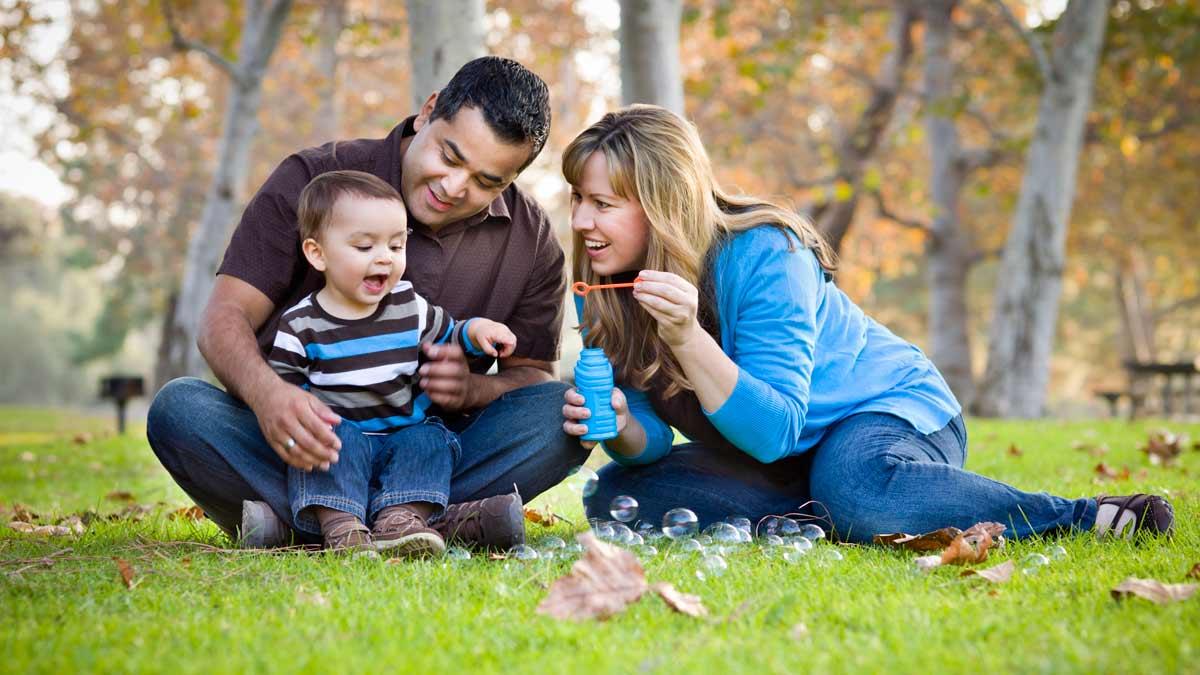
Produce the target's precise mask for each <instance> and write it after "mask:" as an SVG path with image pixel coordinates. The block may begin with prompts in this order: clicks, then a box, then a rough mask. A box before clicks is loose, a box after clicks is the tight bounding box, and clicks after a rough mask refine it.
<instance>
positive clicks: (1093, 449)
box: [1071, 441, 1108, 457]
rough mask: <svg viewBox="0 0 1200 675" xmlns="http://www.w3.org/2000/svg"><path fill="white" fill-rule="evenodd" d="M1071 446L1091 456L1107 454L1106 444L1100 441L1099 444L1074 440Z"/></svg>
mask: <svg viewBox="0 0 1200 675" xmlns="http://www.w3.org/2000/svg"><path fill="white" fill-rule="evenodd" d="M1071 447H1072V448H1074V449H1076V450H1079V451H1081V452H1086V453H1088V454H1089V455H1091V456H1093V457H1100V456H1103V455H1107V454H1108V444H1107V443H1101V444H1099V445H1097V444H1095V443H1092V442H1090V441H1075V442H1074V443H1072V444H1071Z"/></svg>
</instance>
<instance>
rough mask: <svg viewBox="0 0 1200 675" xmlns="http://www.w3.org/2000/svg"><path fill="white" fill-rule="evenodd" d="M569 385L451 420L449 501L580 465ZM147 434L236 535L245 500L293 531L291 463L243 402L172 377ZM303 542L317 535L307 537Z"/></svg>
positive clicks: (539, 485)
mask: <svg viewBox="0 0 1200 675" xmlns="http://www.w3.org/2000/svg"><path fill="white" fill-rule="evenodd" d="M565 390H566V385H565V384H562V383H559V382H546V383H543V384H538V385H533V386H530V387H522V388H521V389H515V390H513V391H510V392H508V393H507V394H504V395H503V396H501V397H500V398H498V399H496V400H495V401H493V402H492V404H491V405H489V406H487V407H486V408H483V409H482V410H479V411H478V412H476V413H474V414H472V415H464V416H461V417H458V418H453V419H452V418H447V420H446V426H447V427H448V428H449V429H450V430H451V431H452V432H454V434H455V435H456V436H457V438H458V445H459V448H460V454H459V455H458V456H457V457H456V458H455V462H454V466H453V468H452V470H451V473H450V494H449V502H450V503H452V504H454V503H458V502H464V501H470V500H474V499H482V498H484V497H492V496H495V495H499V494H506V493H509V492H512V491H513V489H514V487H515V488H516V489H517V490H519V491H520V493H521V496H522V497H523V498H524V499H527V500H528V499H532V498H533V497H535V496H537V495H538V494H541V493H542V492H545V491H546V490H547V489H549V488H551V487H553V486H554V485H556V484H557V483H558V482H559V481H561V480H562V479H563V478H564V477H565V476H566V475H567V474H568V473H569V472H570V471H571V470H573V469H574V468H575V467H578V466H579V465H580V464H583V462H584V460H585V459H586V458H587V455H588V453H587V451H586V450H584V449H583V447H582V446H580V444H579V442H578V440H577V439H575V438H572V437H570V436H568V435H567V434H566V433H565V432H563V430H562V403H563V393H564V391H565ZM146 436H147V437H148V438H149V440H150V447H151V448H153V449H154V453H155V454H156V455H157V456H158V459H159V461H160V462H162V464H163V466H164V467H166V469H167V471H168V472H170V474H171V476H172V477H173V478H174V479H175V482H176V483H179V486H180V487H181V488H183V490H184V491H185V492H187V493H188V495H189V496H191V498H192V499H193V500H195V502H196V504H197V505H199V506H200V508H202V509H204V512H205V513H206V514H207V515H208V517H209V518H211V519H212V520H213V521H215V522H216V523H217V525H219V526H220V527H221V529H223V530H224V531H225V532H227V533H229V534H230V535H231V536H236V534H237V529H238V527H239V526H240V524H241V516H242V500H246V499H248V500H259V501H265V502H267V503H268V504H270V505H271V509H272V510H273V511H275V513H276V514H277V515H278V516H279V517H280V518H282V519H283V520H284V521H285V522H287V523H288V524H289V525H290V526H292V527H293V528H295V521H294V519H293V518H292V515H291V507H290V504H289V501H288V494H287V469H288V467H287V465H286V464H284V462H283V460H282V459H280V458H279V456H278V455H276V454H275V451H274V450H272V449H271V447H270V446H269V445H268V444H267V441H266V439H265V438H263V435H262V432H261V431H260V430H259V428H258V420H257V419H256V418H255V416H254V413H253V412H252V411H251V410H250V408H248V407H247V406H246V405H245V404H244V403H242V402H241V401H239V400H237V399H235V398H234V397H232V396H230V395H229V394H227V393H226V392H225V391H223V390H221V389H219V388H217V387H214V386H212V385H211V384H208V383H207V382H204V381H203V380H199V379H196V378H190V377H185V378H180V379H177V380H173V381H171V382H169V383H167V385H166V386H165V387H163V388H162V390H160V391H159V392H158V395H157V396H155V397H154V403H153V404H152V405H151V406H150V413H149V417H148V419H147V422H146ZM300 541H303V542H312V543H319V541H320V540H319V538H316V537H312V536H310V535H305V534H303V533H300Z"/></svg>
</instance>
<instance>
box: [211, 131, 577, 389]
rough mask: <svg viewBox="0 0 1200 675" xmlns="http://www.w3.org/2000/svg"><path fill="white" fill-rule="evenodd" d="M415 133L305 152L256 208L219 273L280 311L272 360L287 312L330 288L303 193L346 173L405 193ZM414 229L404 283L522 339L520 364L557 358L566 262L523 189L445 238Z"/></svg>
mask: <svg viewBox="0 0 1200 675" xmlns="http://www.w3.org/2000/svg"><path fill="white" fill-rule="evenodd" d="M414 133H415V132H414V130H413V118H412V117H410V118H408V119H407V120H405V121H404V122H403V123H402V124H400V125H399V126H397V127H396V128H395V129H393V130H392V132H391V133H390V134H388V135H387V137H386V138H382V139H357V140H353V141H339V142H336V143H326V144H325V145H322V146H320V147H316V148H309V149H307V150H301V151H300V152H297V153H296V154H294V155H292V156H290V157H288V158H287V159H285V160H283V163H282V164H280V165H279V167H278V168H276V169H275V171H274V172H272V173H271V175H270V177H269V178H267V180H266V182H265V183H263V186H262V187H261V188H260V189H259V191H258V193H257V194H255V195H254V198H253V199H251V200H250V203H249V204H248V205H247V206H246V210H245V211H244V212H243V213H242V220H241V222H240V223H238V226H237V229H236V230H234V233H233V238H232V239H231V240H230V242H229V248H227V249H226V250H225V259H224V260H223V261H222V262H221V267H220V269H218V270H217V274H228V275H230V276H232V277H237V278H238V279H241V280H243V281H245V282H246V283H248V284H250V285H251V286H254V287H255V288H257V289H258V290H260V291H262V292H263V294H265V295H266V296H267V297H268V298H270V299H271V302H272V303H274V304H275V309H274V311H273V312H272V313H271V316H270V318H268V319H267V321H266V323H264V324H263V325H262V327H261V328H259V330H258V334H257V335H258V344H259V347H260V349H262V351H263V354H264V355H265V354H267V353H268V352H270V349H271V343H272V341H273V340H274V338H275V332H276V328H277V326H278V323H279V315H280V314H281V313H282V312H283V310H285V309H287V308H289V307H291V306H292V305H294V304H295V303H297V302H299V301H300V299H301V298H303V297H304V296H306V295H308V294H309V293H312V292H313V291H315V290H318V289H320V288H321V287H322V286H324V285H325V279H324V276H323V275H322V274H321V273H320V272H318V271H316V270H315V269H313V268H312V266H311V265H309V264H308V261H307V260H306V259H305V258H304V254H303V253H302V252H301V250H300V235H299V230H298V226H297V222H296V207H297V204H298V202H299V200H300V191H301V190H302V189H304V186H305V185H307V184H308V182H309V181H310V180H312V178H313V177H314V176H316V175H318V174H321V173H325V172H327V171H336V170H342V169H353V170H358V171H365V172H367V173H373V174H375V175H376V176H379V177H380V178H382V179H383V180H385V181H387V182H388V183H390V184H391V185H393V186H394V187H395V188H396V189H397V190H399V189H400V159H401V157H402V154H401V152H400V142H401V140H402V139H404V138H405V137H407V136H411V135H413V134H414ZM409 224H410V226H411V227H412V229H413V234H412V236H410V237H409V239H408V267H407V269H406V270H405V272H404V278H405V279H407V280H409V281H411V282H412V284H413V287H414V288H416V290H417V292H418V293H420V294H421V295H422V296H424V297H425V299H426V300H428V301H429V302H431V303H434V304H436V305H440V306H441V307H443V308H444V309H445V310H446V311H448V312H449V313H450V315H451V316H453V317H454V318H456V319H466V318H470V317H477V316H481V317H487V318H489V319H492V320H494V321H499V322H501V323H504V324H506V325H507V326H508V327H509V328H510V329H512V331H513V333H515V334H516V336H517V348H516V351H515V352H514V353H513V355H514V356H520V357H525V358H530V359H538V360H541V361H556V360H557V359H558V342H559V327H560V325H561V316H560V315H561V312H562V300H563V293H564V288H565V284H566V277H565V273H564V266H563V261H564V259H565V256H564V255H563V250H562V247H561V246H560V245H559V243H558V239H557V238H555V236H554V231H553V228H552V227H551V226H550V220H549V218H547V217H546V214H545V212H544V211H542V209H541V207H540V206H538V205H537V203H536V202H534V200H533V199H532V198H531V197H529V196H528V195H526V194H525V193H524V192H522V191H521V190H520V189H518V188H517V186H516V185H515V184H514V185H510V186H509V187H508V188H507V189H506V190H504V192H502V193H501V194H500V196H499V197H497V198H496V199H495V200H493V201H492V203H491V204H489V205H488V208H487V209H485V210H484V211H483V212H481V213H478V214H476V215H475V216H472V217H471V218H467V219H465V220H461V221H458V222H455V223H450V224H448V225H446V226H444V227H442V228H441V229H440V230H439V231H438V232H436V233H434V232H433V231H432V230H430V229H429V228H427V227H425V226H424V225H423V224H421V223H418V222H416V220H415V219H413V217H412V214H411V213H410V214H409ZM491 365H492V359H491V357H486V356H485V357H482V358H479V359H473V360H472V363H471V369H472V370H473V371H475V372H484V371H486V370H487V369H488V368H489V367H491Z"/></svg>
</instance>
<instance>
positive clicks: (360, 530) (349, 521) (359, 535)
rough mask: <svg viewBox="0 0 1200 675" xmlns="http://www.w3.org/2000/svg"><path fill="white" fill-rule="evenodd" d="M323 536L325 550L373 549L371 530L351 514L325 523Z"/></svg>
mask: <svg viewBox="0 0 1200 675" xmlns="http://www.w3.org/2000/svg"><path fill="white" fill-rule="evenodd" d="M321 536H322V537H323V538H324V539H325V548H327V549H330V550H333V551H361V550H366V549H370V548H372V547H373V543H372V542H371V530H370V529H368V528H367V526H366V525H364V524H363V522H362V521H361V520H359V519H358V518H356V517H354V516H352V515H350V514H349V513H345V514H342V517H339V518H334V519H332V520H330V521H329V522H327V523H325V524H324V527H323V529H322V531H321Z"/></svg>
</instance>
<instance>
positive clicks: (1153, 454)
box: [1139, 429, 1188, 466]
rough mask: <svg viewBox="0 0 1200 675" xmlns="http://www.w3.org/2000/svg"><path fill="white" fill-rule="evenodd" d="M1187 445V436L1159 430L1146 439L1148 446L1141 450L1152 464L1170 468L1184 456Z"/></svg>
mask: <svg viewBox="0 0 1200 675" xmlns="http://www.w3.org/2000/svg"><path fill="white" fill-rule="evenodd" d="M1187 444H1188V437H1187V434H1174V433H1172V432H1171V431H1169V430H1167V429H1158V430H1156V431H1152V432H1150V435H1149V436H1147V437H1146V444H1145V445H1143V446H1142V447H1141V448H1139V450H1141V451H1142V452H1144V453H1146V457H1147V459H1149V460H1150V463H1151V464H1154V465H1159V464H1161V465H1163V466H1170V465H1171V464H1173V463H1174V462H1175V459H1176V458H1178V457H1179V455H1181V454H1183V448H1184V446H1186V445H1187Z"/></svg>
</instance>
